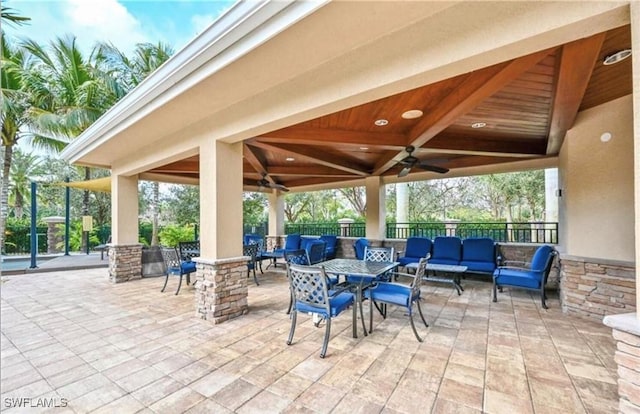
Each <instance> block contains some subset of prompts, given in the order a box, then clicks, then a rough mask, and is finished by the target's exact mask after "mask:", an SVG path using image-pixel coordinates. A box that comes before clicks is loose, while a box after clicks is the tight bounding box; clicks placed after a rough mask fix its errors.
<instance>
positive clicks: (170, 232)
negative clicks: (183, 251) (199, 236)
mask: <svg viewBox="0 0 640 414" xmlns="http://www.w3.org/2000/svg"><path fill="white" fill-rule="evenodd" d="M193 234H194V233H193V225H188V226H176V225H169V226H166V227H164V228H163V229H162V230H160V232H159V233H158V238H159V239H160V244H161V245H163V246H168V247H175V246H177V245H178V242H181V241H190V240H193Z"/></svg>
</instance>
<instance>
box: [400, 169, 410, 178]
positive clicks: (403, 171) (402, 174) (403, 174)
mask: <svg viewBox="0 0 640 414" xmlns="http://www.w3.org/2000/svg"><path fill="white" fill-rule="evenodd" d="M409 171H411V167H404V168H403V169H402V170H400V172H399V173H398V177H406V176H407V175H409Z"/></svg>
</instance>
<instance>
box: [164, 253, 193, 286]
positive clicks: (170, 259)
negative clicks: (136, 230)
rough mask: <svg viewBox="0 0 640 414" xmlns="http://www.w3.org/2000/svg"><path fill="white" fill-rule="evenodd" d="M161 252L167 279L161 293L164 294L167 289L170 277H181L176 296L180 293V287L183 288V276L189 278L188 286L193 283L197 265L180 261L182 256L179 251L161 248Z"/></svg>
mask: <svg viewBox="0 0 640 414" xmlns="http://www.w3.org/2000/svg"><path fill="white" fill-rule="evenodd" d="M160 252H161V253H162V260H163V261H164V267H165V279H164V286H162V289H161V290H160V292H164V290H165V289H166V287H167V282H168V281H169V276H171V275H173V276H179V277H180V281H179V282H178V289H176V293H175V294H176V295H177V294H178V293H179V292H180V287H181V286H182V276H183V275H186V276H187V285H188V284H189V283H190V282H191V277H190V276H191V273H194V272H195V271H196V264H195V262H192V261H190V260H189V261H183V260H180V256H179V254H178V249H176V248H169V247H161V248H160Z"/></svg>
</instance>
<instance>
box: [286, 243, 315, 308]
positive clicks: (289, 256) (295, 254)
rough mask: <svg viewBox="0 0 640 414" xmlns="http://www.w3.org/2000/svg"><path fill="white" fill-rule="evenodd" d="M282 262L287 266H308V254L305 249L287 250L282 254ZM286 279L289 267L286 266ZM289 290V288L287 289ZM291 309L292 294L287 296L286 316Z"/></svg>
mask: <svg viewBox="0 0 640 414" xmlns="http://www.w3.org/2000/svg"><path fill="white" fill-rule="evenodd" d="M284 261H285V262H286V263H287V265H289V264H296V265H302V266H308V265H309V253H308V252H307V251H306V250H305V249H297V250H289V251H285V252H284ZM287 277H289V267H288V266H287ZM289 290H291V287H289ZM292 307H293V292H291V295H290V296H289V307H288V308H287V315H289V314H290V313H291V308H292Z"/></svg>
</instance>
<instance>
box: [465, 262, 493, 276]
mask: <svg viewBox="0 0 640 414" xmlns="http://www.w3.org/2000/svg"><path fill="white" fill-rule="evenodd" d="M460 266H467V271H469V272H483V273H493V271H494V270H496V264H495V263H494V262H476V261H472V260H463V261H461V262H460Z"/></svg>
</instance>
